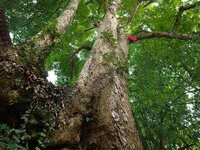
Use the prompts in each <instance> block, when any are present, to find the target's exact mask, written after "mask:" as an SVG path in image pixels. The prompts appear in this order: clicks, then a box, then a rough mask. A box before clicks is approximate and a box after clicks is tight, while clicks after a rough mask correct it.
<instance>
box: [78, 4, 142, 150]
mask: <svg viewBox="0 0 200 150" xmlns="http://www.w3.org/2000/svg"><path fill="white" fill-rule="evenodd" d="M119 5H120V1H119V0H116V1H114V2H113V4H112V5H111V7H110V9H109V10H108V11H107V13H106V15H105V18H104V20H103V21H102V23H101V25H100V27H99V35H98V37H97V40H96V42H95V43H94V45H93V48H92V50H91V54H90V57H89V59H88V61H87V63H86V64H85V66H84V67H83V70H82V72H81V74H80V76H79V79H78V87H79V88H80V91H81V93H84V95H85V97H90V98H91V103H92V111H91V114H90V117H91V120H90V121H89V122H85V123H84V124H83V129H82V135H81V136H82V137H81V138H82V141H81V142H82V143H83V149H101V150H105V149H121V150H126V149H127V150H131V149H138V150H139V149H142V146H141V143H140V140H139V137H138V133H137V129H136V127H135V123H134V120H133V116H132V111H131V109H130V104H129V100H128V91H127V86H126V82H125V79H124V73H123V70H121V69H123V68H122V66H123V65H124V64H125V63H126V62H127V53H128V42H127V38H126V37H125V35H124V33H123V31H118V30H117V25H118V21H117V18H116V16H115V13H116V10H117V9H118V7H119Z"/></svg>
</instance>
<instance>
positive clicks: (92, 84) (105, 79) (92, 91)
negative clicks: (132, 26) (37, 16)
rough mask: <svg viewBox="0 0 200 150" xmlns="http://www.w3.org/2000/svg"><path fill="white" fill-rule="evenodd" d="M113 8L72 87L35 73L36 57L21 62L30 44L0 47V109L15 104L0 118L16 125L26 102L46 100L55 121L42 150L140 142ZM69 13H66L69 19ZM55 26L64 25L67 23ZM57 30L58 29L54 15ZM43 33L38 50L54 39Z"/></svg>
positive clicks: (124, 147) (127, 146) (126, 146)
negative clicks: (23, 53) (47, 143)
mask: <svg viewBox="0 0 200 150" xmlns="http://www.w3.org/2000/svg"><path fill="white" fill-rule="evenodd" d="M76 2H77V3H71V4H74V5H75V4H76V5H75V6H74V7H69V8H68V9H69V10H72V11H67V12H68V13H70V14H71V12H72V13H75V10H76V9H77V6H78V3H79V2H80V1H79V0H76ZM119 7H120V0H114V1H113V3H112V5H111V6H110V8H109V9H108V10H107V11H106V15H105V17H104V19H103V21H102V22H101V24H100V26H99V35H98V37H97V39H96V42H95V43H94V45H93V48H92V50H91V52H90V56H89V58H88V61H87V62H86V64H85V65H84V67H83V69H82V71H81V73H80V76H79V78H78V81H77V84H76V85H75V86H74V87H73V88H70V89H62V88H58V87H55V86H53V85H52V84H50V83H48V81H46V79H45V78H44V75H43V74H42V73H41V71H38V70H35V69H34V68H36V67H37V68H38V66H37V63H38V59H39V58H38V59H35V58H34V60H36V61H35V62H34V61H33V60H29V63H28V64H27V61H26V60H24V59H23V57H24V55H21V53H22V50H23V49H24V48H25V49H26V50H27V53H29V52H30V53H31V47H30V45H26V46H22V47H13V48H12V47H8V48H3V49H1V51H0V59H1V63H0V66H1V68H2V69H1V72H2V73H3V74H2V73H1V78H0V85H1V86H0V91H1V94H0V102H1V103H2V105H1V110H8V109H11V108H12V107H14V106H15V107H14V108H15V109H14V111H18V112H19V113H16V114H10V113H9V111H5V112H4V114H3V115H2V116H0V117H1V120H2V118H3V116H6V115H8V116H10V118H12V119H14V118H16V121H13V122H14V123H15V124H14V125H13V124H12V123H10V122H8V121H6V120H5V121H4V122H6V123H8V124H10V125H12V126H14V127H16V126H17V125H19V122H17V121H19V120H20V119H19V118H20V117H19V116H20V115H21V114H23V113H24V112H25V110H26V108H27V106H28V105H30V103H32V104H35V105H37V104H39V103H47V104H48V105H49V106H50V110H51V111H52V112H54V114H55V116H54V117H55V120H57V121H56V122H57V123H58V126H57V129H56V131H54V132H51V133H49V140H50V143H49V145H48V149H58V148H69V149H70V148H76V147H77V145H80V146H81V148H83V149H85V150H87V149H88V150H89V149H91V150H95V149H99V150H109V149H116V150H133V149H135V150H141V149H142V145H141V142H140V139H139V136H138V132H137V129H136V126H135V122H134V118H133V116H132V111H131V108H130V104H129V99H128V90H127V85H126V80H125V73H124V68H125V66H126V65H125V64H126V63H127V53H128V41H127V38H126V36H125V33H124V32H123V30H122V29H117V27H118V20H117V18H116V11H117V9H118V8H119ZM70 8H71V9H70ZM72 8H73V9H72ZM73 15H74V14H71V15H69V16H70V18H72V17H73ZM61 16H62V15H61ZM61 20H62V19H61ZM67 20H68V21H70V20H71V19H69V18H68V19H67ZM61 24H62V23H61ZM61 26H63V27H64V28H63V29H66V27H67V26H68V25H61ZM61 26H60V27H61ZM57 30H58V32H60V31H61V28H59V19H58V24H57ZM44 37H45V38H41V36H38V35H37V36H35V39H36V40H38V41H39V42H38V43H39V45H40V46H41V47H42V48H44V47H46V46H48V45H51V43H52V42H55V41H57V40H54V41H51V42H49V40H50V39H52V38H49V40H47V42H46V39H48V37H50V34H48V35H46V36H44ZM43 39H45V40H44V41H43ZM42 48H41V49H42ZM29 49H30V50H29ZM27 55H28V54H27ZM28 56H29V55H28ZM24 62H25V63H26V64H25V63H24ZM40 70H41V69H40ZM18 105H19V106H20V107H19V106H18ZM55 105H59V106H60V109H59V112H57V111H56V110H55V109H54V108H53V107H54V106H55ZM19 108H20V110H18V109H19ZM35 111H36V112H37V111H38V113H35V114H37V116H38V115H41V114H44V113H41V112H46V110H37V109H36V110H35ZM1 114H2V112H1ZM33 116H34V115H33ZM44 116H45V115H44ZM43 119H48V118H43ZM39 123H41V122H39ZM30 126H31V125H30Z"/></svg>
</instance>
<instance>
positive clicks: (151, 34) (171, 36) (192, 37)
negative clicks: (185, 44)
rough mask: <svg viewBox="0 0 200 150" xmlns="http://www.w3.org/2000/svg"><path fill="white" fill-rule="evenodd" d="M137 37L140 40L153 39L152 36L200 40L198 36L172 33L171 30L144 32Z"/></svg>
mask: <svg viewBox="0 0 200 150" xmlns="http://www.w3.org/2000/svg"><path fill="white" fill-rule="evenodd" d="M136 38H137V39H138V40H144V39H152V38H171V39H178V40H192V41H197V40H199V38H198V37H194V36H192V35H190V34H175V33H170V32H155V33H149V34H144V35H138V36H136Z"/></svg>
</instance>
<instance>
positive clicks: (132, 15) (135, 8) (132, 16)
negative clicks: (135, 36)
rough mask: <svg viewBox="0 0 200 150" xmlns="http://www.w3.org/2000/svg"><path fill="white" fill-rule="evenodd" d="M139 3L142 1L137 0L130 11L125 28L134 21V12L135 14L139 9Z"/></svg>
mask: <svg viewBox="0 0 200 150" xmlns="http://www.w3.org/2000/svg"><path fill="white" fill-rule="evenodd" d="M141 3H142V1H141V0H138V2H137V3H136V4H135V6H134V7H133V9H132V11H131V14H130V16H129V18H128V20H127V22H126V25H125V27H127V26H128V25H129V24H130V23H131V21H132V20H133V19H134V17H135V14H136V12H137V10H138V8H139V6H140V4H141Z"/></svg>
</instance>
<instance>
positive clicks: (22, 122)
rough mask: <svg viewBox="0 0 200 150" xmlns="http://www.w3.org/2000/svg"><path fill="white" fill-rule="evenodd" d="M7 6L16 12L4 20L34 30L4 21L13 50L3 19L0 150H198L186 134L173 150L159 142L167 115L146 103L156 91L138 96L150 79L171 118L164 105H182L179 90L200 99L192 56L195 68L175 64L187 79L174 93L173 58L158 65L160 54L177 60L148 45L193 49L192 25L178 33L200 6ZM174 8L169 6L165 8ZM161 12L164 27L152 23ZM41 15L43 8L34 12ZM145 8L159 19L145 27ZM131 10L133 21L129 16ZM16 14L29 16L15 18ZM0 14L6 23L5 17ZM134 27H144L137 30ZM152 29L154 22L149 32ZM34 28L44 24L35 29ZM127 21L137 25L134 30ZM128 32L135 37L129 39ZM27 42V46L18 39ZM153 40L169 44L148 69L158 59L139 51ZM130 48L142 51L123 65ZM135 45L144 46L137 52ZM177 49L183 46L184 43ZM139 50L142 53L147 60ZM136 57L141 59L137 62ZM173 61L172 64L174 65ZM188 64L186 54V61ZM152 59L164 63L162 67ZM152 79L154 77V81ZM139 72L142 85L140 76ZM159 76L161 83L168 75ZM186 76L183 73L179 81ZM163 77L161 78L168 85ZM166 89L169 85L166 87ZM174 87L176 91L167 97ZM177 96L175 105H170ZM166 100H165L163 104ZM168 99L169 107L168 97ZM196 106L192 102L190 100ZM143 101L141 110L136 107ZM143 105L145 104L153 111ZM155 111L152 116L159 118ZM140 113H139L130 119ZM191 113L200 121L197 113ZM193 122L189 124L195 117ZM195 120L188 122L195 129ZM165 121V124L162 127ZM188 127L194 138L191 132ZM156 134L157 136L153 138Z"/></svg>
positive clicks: (95, 3)
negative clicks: (50, 77)
mask: <svg viewBox="0 0 200 150" xmlns="http://www.w3.org/2000/svg"><path fill="white" fill-rule="evenodd" d="M10 3H13V4H15V5H16V6H15V8H16V9H14V11H11V10H8V11H7V13H8V14H7V15H10V16H14V15H13V13H14V14H18V15H19V16H20V17H22V18H29V19H30V22H31V23H33V24H31V25H29V26H27V25H26V26H25V27H24V22H23V21H21V22H19V23H17V25H15V24H13V23H12V20H11V19H10V20H9V24H10V28H11V29H10V31H11V32H12V30H13V32H12V33H13V34H14V39H13V42H14V45H11V42H10V38H9V34H8V29H7V26H6V21H5V17H1V18H2V19H1V22H0V25H1V30H0V35H1V37H2V38H1V52H0V58H1V68H2V69H1V78H0V83H1V86H0V91H1V94H0V103H1V106H0V107H1V110H2V111H1V116H0V117H1V120H2V121H1V126H0V127H1V130H0V131H1V132H2V133H1V135H2V137H1V140H0V147H2V148H3V149H6V148H7V149H14V148H15V149H16V148H17V149H28V148H29V149H34V148H36V149H40V148H46V149H62V148H67V149H102V150H103V149H130V150H131V149H138V150H139V149H142V147H143V146H144V148H145V149H151V148H152V149H156V148H157V149H165V148H175V149H176V148H180V149H181V148H182V149H184V148H185V147H186V148H188V147H192V146H193V147H194V146H197V144H198V143H197V142H194V140H192V141H191V142H192V143H190V142H189V143H186V142H185V140H187V139H188V137H183V136H181V137H180V142H179V141H178V142H179V143H178V142H174V143H173V142H171V143H172V146H170V144H171V143H170V142H169V141H170V140H169V139H168V140H167V139H165V138H164V137H165V136H166V135H165V134H164V132H162V130H166V129H167V127H169V126H170V125H171V122H170V121H166V120H167V117H169V116H168V115H166V116H164V115H162V114H163V112H160V111H162V109H161V110H158V109H156V108H155V104H156V103H153V100H151V99H150V98H149V97H148V96H151V95H155V94H156V93H157V91H156V90H155V89H154V88H151V89H152V90H151V91H150V90H146V91H145V92H144V94H143V93H142V92H140V90H141V89H145V88H147V87H146V83H145V82H146V81H148V82H149V81H153V84H151V83H152V82H151V83H150V82H149V83H150V84H147V85H148V87H151V86H152V87H154V86H155V85H156V84H159V86H158V88H160V89H162V90H163V91H165V92H166V90H167V92H166V93H167V94H166V95H165V98H163V94H160V95H159V96H158V95H157V98H158V99H159V100H160V101H158V102H157V105H159V106H161V107H162V108H163V109H164V112H165V114H167V113H166V112H172V113H174V111H173V109H171V110H168V108H167V107H166V108H165V105H168V104H169V102H171V103H173V104H174V103H177V100H180V99H179V96H180V97H181V99H183V100H182V101H181V102H183V103H184V102H185V100H186V99H187V100H188V97H187V96H186V94H185V93H186V89H188V88H190V89H191V90H195V92H196V93H195V92H194V94H195V95H196V96H197V97H198V94H197V92H198V91H199V86H198V84H199V77H198V76H197V74H198V71H199V69H198V65H196V63H197V64H198V62H199V57H198V56H196V57H195V58H194V59H195V62H196V63H195V64H191V63H190V62H189V61H180V62H178V63H176V65H177V64H178V65H179V67H180V66H181V67H182V70H181V69H179V71H178V73H179V72H181V71H182V72H186V73H188V75H189V76H190V78H191V79H192V81H191V83H190V84H188V85H185V86H184V87H182V88H178V90H175V89H176V88H177V87H176V86H175V85H176V84H177V83H178V82H176V81H174V80H173V81H171V78H170V77H176V74H173V71H171V72H170V73H168V72H169V69H171V68H172V69H174V68H175V67H172V65H170V60H171V59H167V60H169V62H167V63H163V60H164V57H165V56H166V57H169V56H173V55H174V54H173V53H172V52H169V53H170V54H168V52H165V51H164V49H165V48H166V47H168V46H169V43H170V41H168V40H166V39H161V40H160V41H156V40H155V39H154V38H168V39H170V40H171V39H174V42H175V44H177V43H176V42H177V41H180V40H183V42H182V43H183V44H188V45H189V46H190V47H193V48H194V49H198V47H199V46H198V44H197V42H198V41H199V35H198V29H196V28H197V24H196V22H194V24H191V27H188V29H187V30H186V28H185V27H184V26H183V25H184V24H185V23H186V22H188V17H189V18H190V17H191V16H192V17H193V18H195V17H196V18H198V15H197V16H196V15H194V14H189V15H184V14H183V13H184V12H188V11H191V12H192V11H198V10H197V9H196V8H198V6H199V2H196V1H194V2H193V3H192V4H190V3H188V4H187V3H186V4H184V6H181V7H180V9H179V10H178V11H177V10H176V7H175V6H178V5H180V3H181V2H180V1H178V0H177V1H168V2H167V3H166V4H165V3H164V2H163V1H158V2H157V1H142V0H138V1H134V2H132V1H123V0H122V1H121V0H113V1H108V0H104V1H98V0H97V1H95V0H90V1H84V0H83V1H80V0H71V1H66V2H64V1H57V2H55V1H53V0H52V1H50V2H48V3H47V2H44V1H25V0H20V1H19V3H14V2H10ZM46 3H47V4H46ZM8 4H9V2H4V3H2V4H1V5H3V6H4V7H5V8H7V6H8ZM154 4H156V5H154ZM174 4H176V5H175V6H174V7H172V6H173V5H174ZM27 5H32V6H35V8H36V9H35V8H34V9H33V8H31V7H28V8H26V9H22V11H21V10H19V7H22V8H23V7H27ZM166 5H170V6H171V7H172V8H170V9H167V10H168V11H169V12H170V11H171V12H170V13H168V14H166V16H165V17H169V18H170V19H169V20H167V21H168V22H170V23H168V24H163V22H162V20H158V18H159V16H160V14H162V13H163V12H162V10H163V9H164V8H166ZM65 7H66V8H65ZM41 8H42V10H40V9H41ZM44 8H47V9H44ZM51 8H52V9H51ZM102 8H103V9H102ZM131 9H132V10H131ZM1 10H2V9H1ZM130 10H131V11H130ZM145 11H147V12H149V13H152V14H153V15H154V16H155V19H157V20H158V21H157V22H154V21H151V20H150V19H149V18H148V17H149V16H148V15H147V16H146V17H143V18H142V15H144V13H143V12H145ZM176 11H177V12H176ZM129 12H130V15H127V14H129ZM173 12H176V13H177V15H176V17H172V14H173ZM23 13H26V14H28V15H27V16H26V15H22V14H23ZM38 14H39V16H41V17H40V18H41V20H40V19H38V20H37V23H34V20H33V19H35V18H38V16H37V15H38ZM49 14H51V15H49ZM35 15H36V16H35ZM0 16H4V13H3V11H1V14H0ZM50 16H51V17H50ZM127 16H128V17H127ZM183 17H184V20H183V19H182V18H183ZM151 19H152V18H151ZM139 20H140V21H144V24H142V23H141V22H140V21H139ZM15 21H16V20H15ZM28 21H29V20H28ZM135 22H136V23H135ZM152 23H155V24H156V25H154V26H152ZM38 24H39V25H42V24H44V25H43V26H41V27H39V26H38ZM134 24H136V25H135V26H134ZM163 25H166V26H163ZM15 27H17V28H18V27H19V29H18V30H17V29H16V28H15ZM44 27H45V28H44ZM4 31H6V32H4ZM83 31H84V32H83ZM184 31H186V32H184ZM126 32H129V33H130V34H133V35H129V36H127V34H126ZM31 36H32V37H31ZM26 38H29V40H28V41H26V40H24V39H26ZM143 41H144V42H143ZM142 42H143V43H142ZM151 42H153V44H156V43H157V44H158V45H160V44H162V45H164V44H166V45H165V47H164V46H163V47H161V46H160V47H159V46H157V47H159V48H160V49H161V50H163V51H162V52H160V53H159V54H158V55H159V57H158V60H156V61H158V62H153V61H155V60H154V59H152V58H151V57H147V56H148V55H146V54H149V55H152V56H154V57H157V56H156V55H157V54H156V53H155V52H154V51H149V52H148V50H147V49H151V48H149V47H147V46H146V45H150V46H152V45H153V44H151ZM155 42H156V43H155ZM16 43H17V44H16ZM128 44H129V45H131V47H133V48H131V50H132V51H133V50H134V47H136V48H138V49H139V48H140V47H142V49H141V50H140V51H142V52H141V53H140V52H137V51H135V52H134V53H133V54H134V55H130V56H129V57H134V59H133V58H129V59H128ZM141 44H143V45H142V46H141ZM145 44H146V45H145ZM170 44H171V43H170ZM178 45H180V47H181V44H178ZM143 48H144V50H143ZM72 49H73V50H72ZM74 49H75V50H74ZM144 52H146V54H145V55H144ZM165 53H167V54H165ZM137 54H138V55H137ZM181 54H182V53H180V55H181ZM193 54H194V53H193ZM136 56H138V57H139V58H140V60H138V61H137V57H136ZM162 57H163V58H162ZM149 59H150V60H149ZM175 59H176V57H175V58H174V59H173V62H175ZM190 59H191V58H190V57H189V58H188V60H190ZM66 60H67V61H68V62H67V61H66ZM148 60H149V61H152V62H151V63H150V64H151V65H152V66H153V68H152V67H151V66H145V65H146V64H145V65H144V66H143V64H140V63H138V62H139V61H142V62H144V63H145V62H148ZM159 62H161V63H163V64H165V65H166V66H167V65H168V66H167V67H163V66H161V65H160V66H159V65H158V64H159ZM128 64H129V66H128ZM45 67H46V68H47V69H54V70H56V71H57V74H58V84H59V85H60V86H55V85H53V84H51V83H50V82H48V81H47V79H46V77H47V73H46V71H45ZM140 67H141V69H140ZM147 67H148V68H147ZM151 69H152V70H151ZM154 70H155V71H154ZM163 70H164V71H163ZM180 70H181V71H180ZM151 72H152V74H151ZM132 73H134V76H133V75H132ZM147 73H150V76H149V77H148V76H146V74H147ZM154 73H157V74H156V75H154ZM128 74H130V75H131V76H129V77H128V81H130V82H129V91H130V95H132V94H133V95H132V96H131V100H132V102H133V103H132V104H134V105H133V106H132V108H134V110H135V113H136V114H135V115H134V117H135V119H136V122H137V127H136V124H135V121H134V118H133V115H132V110H131V109H132V108H131V107H130V102H129V98H128V89H127V83H126V78H127V76H128ZM139 74H140V75H141V74H142V75H143V76H144V77H145V78H142V77H141V78H140V75H139ZM166 76H168V78H165V77H166ZM157 77H159V80H157ZM185 77H187V76H184V77H183V78H185ZM148 78H150V79H148ZM130 79H131V80H130ZM166 79H168V80H167V81H165V80H166ZM131 81H134V82H131ZM181 81H182V80H181ZM148 82H147V83H148ZM184 83H186V81H185V82H184ZM163 84H164V85H163ZM168 84H169V86H168ZM61 85H62V86H61ZM172 85H174V87H171V86H172ZM180 85H181V83H180ZM140 86H141V87H142V88H140ZM155 87H156V86H155ZM173 90H174V91H175V92H174V93H173V94H169V93H170V92H172V91H173ZM146 92H147V93H149V94H148V96H147V97H145V96H146ZM181 92H183V93H184V94H183V96H184V98H183V97H182V95H179V94H180V93H181ZM177 95H178V98H174V97H176V96H177ZM167 96H168V98H166V97H167ZM155 98H156V97H155ZM172 98H173V99H174V100H171V99H172ZM147 99H149V102H148V101H147ZM166 99H170V101H167V102H165V100H166ZM194 99H195V100H194V102H195V105H196V101H197V100H196V99H197V98H194ZM191 101H193V100H191ZM141 103H142V104H145V105H140V104H141ZM151 103H152V104H153V105H151ZM146 104H147V106H151V107H150V109H149V108H147V106H146ZM157 105H156V106H157ZM168 107H169V106H168ZM185 107H186V105H183V107H182V108H181V109H180V111H181V112H183V113H184V114H185V112H186V108H185ZM146 108H147V110H146V112H145V113H147V114H148V113H149V110H151V109H152V108H153V110H155V112H154V115H156V116H157V115H158V117H156V118H157V121H152V119H151V116H149V115H145V114H144V112H143V111H144V109H146ZM140 110H141V111H140ZM157 111H159V113H156V112H157ZM13 112H14V113H13ZM137 112H139V113H138V114H137ZM195 112H197V114H198V110H197V111H195ZM190 114H191V113H190ZM145 117H146V119H145V120H143V119H142V118H145ZM191 117H193V116H191ZM178 118H179V119H180V120H179V121H177V124H178V122H180V121H182V123H183V122H184V121H185V120H184V118H183V117H182V116H180V117H178ZM191 120H192V119H191ZM194 120H195V121H196V119H194ZM195 121H193V120H192V122H195ZM197 121H198V120H197ZM157 123H159V124H160V127H159V128H158V129H157V130H153V128H152V125H153V124H157ZM145 124H147V127H145ZM163 124H165V125H166V124H167V125H166V127H165V126H164V125H163ZM195 124H196V123H194V125H195ZM175 127H176V126H175ZM188 128H189V126H188ZM137 129H139V131H140V132H138V130H137ZM192 129H194V130H195V131H196V127H195V128H192ZM177 131H183V130H177ZM147 132H149V134H148V133H147ZM157 132H158V133H157ZM139 133H140V135H139ZM157 135H159V136H158V137H157ZM149 136H150V138H151V139H150V140H149V139H148V138H149ZM140 138H141V139H142V142H141V141H140ZM8 139H9V140H8ZM175 139H177V137H175ZM195 139H198V138H197V137H196V138H195ZM147 142H149V144H148V143H147ZM142 143H143V146H142ZM165 143H167V144H165ZM168 143H169V144H168Z"/></svg>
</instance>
